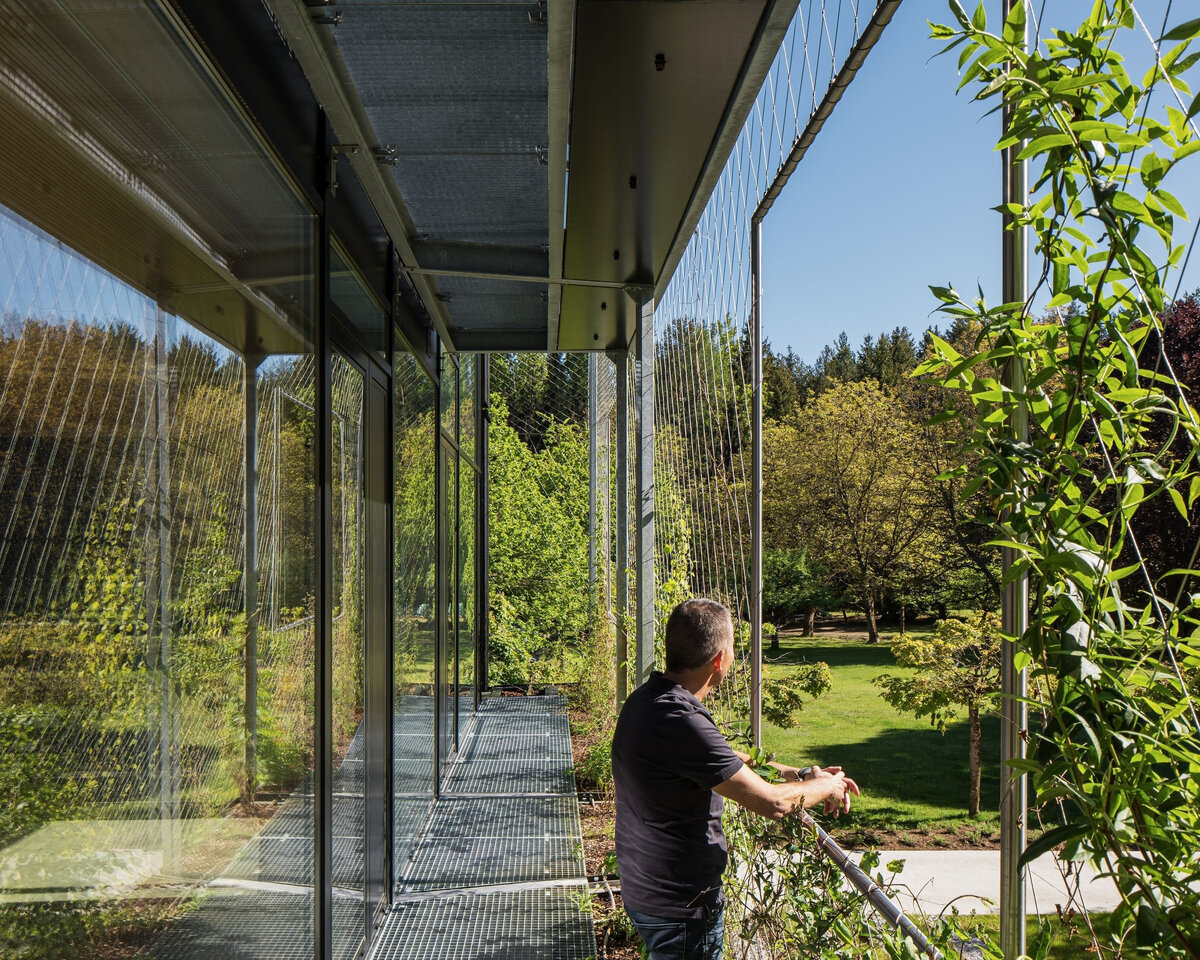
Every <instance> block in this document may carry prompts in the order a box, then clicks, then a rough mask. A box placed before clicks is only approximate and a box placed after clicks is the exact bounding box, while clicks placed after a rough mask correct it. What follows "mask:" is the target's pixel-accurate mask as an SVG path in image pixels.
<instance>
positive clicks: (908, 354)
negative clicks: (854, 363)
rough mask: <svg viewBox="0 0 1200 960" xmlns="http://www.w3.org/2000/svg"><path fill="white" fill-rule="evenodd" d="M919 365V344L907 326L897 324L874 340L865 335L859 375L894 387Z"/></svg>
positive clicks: (860, 353) (860, 356)
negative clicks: (897, 325)
mask: <svg viewBox="0 0 1200 960" xmlns="http://www.w3.org/2000/svg"><path fill="white" fill-rule="evenodd" d="M916 365H917V347H916V344H915V343H913V338H912V334H911V333H909V332H908V328H907V327H896V328H895V329H893V330H892V332H891V333H881V334H880V335H879V336H878V337H876V338H875V339H874V340H872V339H871V337H870V336H865V337H863V343H862V346H861V347H859V349H858V379H859V380H876V381H878V382H879V383H881V384H884V385H886V386H889V387H894V386H896V385H897V384H899V383H900V382H901V381H902V380H903V379H904V378H905V377H906V376H907V375H908V373H909V372H910V371H911V370H912V369H913V368H914V367H915V366H916Z"/></svg>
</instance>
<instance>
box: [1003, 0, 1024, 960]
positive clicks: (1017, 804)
mask: <svg viewBox="0 0 1200 960" xmlns="http://www.w3.org/2000/svg"><path fill="white" fill-rule="evenodd" d="M1023 2H1024V0H1004V16H1005V18H1006V19H1007V17H1008V14H1009V11H1010V10H1011V9H1012V8H1013V6H1014V5H1015V4H1017V3H1023ZM1025 43H1026V46H1028V38H1026V41H1025ZM1002 116H1003V121H1002V122H1003V126H1004V132H1005V133H1007V131H1008V127H1009V121H1010V116H1011V113H1010V108H1009V107H1008V106H1007V105H1006V106H1005V107H1004V110H1003V113H1002ZM1022 146H1023V144H1014V145H1013V146H1011V147H1009V148H1008V149H1006V150H1005V151H1003V156H1002V161H1001V162H1002V164H1003V182H1002V192H1001V193H1002V202H1003V203H1004V204H1009V203H1024V202H1025V194H1026V186H1025V184H1026V176H1025V175H1026V162H1025V161H1023V160H1022V161H1018V160H1017V154H1018V153H1020V151H1021V148H1022ZM1002 242H1003V254H1002V256H1003V272H1004V276H1003V292H1002V297H1003V300H1004V302H1005V303H1016V302H1018V301H1023V300H1025V298H1026V296H1027V292H1026V291H1027V285H1028V274H1029V263H1028V245H1027V242H1026V237H1025V231H1024V230H1023V229H1016V228H1014V227H1013V225H1012V217H1011V215H1009V214H1005V215H1004V234H1003V241H1002ZM1003 374H1004V381H1005V384H1006V385H1007V386H1008V387H1009V388H1010V389H1011V390H1013V391H1014V392H1017V393H1020V392H1022V391H1023V390H1024V389H1025V368H1024V364H1023V363H1022V362H1021V360H1019V359H1017V358H1014V359H1013V360H1012V361H1010V362H1009V363H1008V364H1007V365H1006V367H1005V369H1004V371H1003ZM1010 427H1011V429H1012V434H1013V437H1014V439H1016V440H1018V441H1027V440H1028V439H1029V416H1028V411H1027V410H1026V409H1025V406H1024V404H1021V405H1020V406H1019V407H1018V409H1017V411H1016V413H1015V414H1014V416H1013V418H1012V421H1011V423H1010ZM1019 482H1020V481H1019V480H1018V483H1019ZM1016 559H1017V556H1016V551H1015V550H1012V549H1010V548H1005V549H1004V551H1003V555H1002V558H1001V562H1002V565H1003V569H1004V572H1005V574H1006V575H1007V573H1008V570H1009V569H1010V568H1011V567H1012V565H1013V563H1014V562H1015V561H1016ZM1001 619H1002V629H1003V631H1004V633H1005V634H1007V635H1008V636H1011V637H1017V638H1020V637H1022V636H1023V635H1024V634H1025V631H1026V629H1027V628H1028V626H1029V582H1028V579H1027V578H1025V577H1019V578H1017V579H1016V580H1014V581H1012V582H1011V583H1009V584H1008V585H1007V586H1006V587H1005V588H1004V593H1003V596H1002V599H1001ZM1015 654H1016V644H1015V643H1009V642H1005V643H1004V644H1003V645H1002V648H1001V661H1000V691H1001V701H1000V771H1001V772H1000V777H1001V786H1000V948H1001V950H1002V951H1003V952H1004V956H1005V957H1006V958H1008V960H1016V958H1017V957H1019V956H1021V955H1023V954H1024V953H1025V875H1024V871H1023V870H1022V869H1021V867H1020V859H1021V854H1022V853H1023V852H1024V851H1025V840H1026V826H1025V812H1026V808H1027V806H1028V780H1027V777H1026V775H1025V774H1024V773H1021V772H1019V771H1015V770H1013V769H1012V768H1011V767H1009V765H1008V761H1010V760H1016V759H1022V758H1024V756H1025V739H1024V735H1025V734H1026V733H1027V729H1028V726H1029V718H1028V709H1027V707H1026V706H1025V702H1024V697H1025V694H1026V679H1027V678H1026V674H1025V671H1023V670H1017V669H1016V664H1015V663H1014V657H1015Z"/></svg>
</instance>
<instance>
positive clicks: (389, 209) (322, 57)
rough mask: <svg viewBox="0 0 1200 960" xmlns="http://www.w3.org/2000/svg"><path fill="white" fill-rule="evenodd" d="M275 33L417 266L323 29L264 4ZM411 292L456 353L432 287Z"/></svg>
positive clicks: (287, 1)
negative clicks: (287, 47) (288, 48)
mask: <svg viewBox="0 0 1200 960" xmlns="http://www.w3.org/2000/svg"><path fill="white" fill-rule="evenodd" d="M264 2H265V3H266V5H267V7H268V8H269V9H270V11H271V13H272V15H273V16H274V17H275V21H276V23H278V24H279V28H280V31H281V32H282V33H283V35H284V37H285V38H286V39H287V42H288V44H289V45H290V46H291V48H292V53H293V54H295V56H296V59H297V61H298V62H299V63H300V66H301V67H302V68H303V70H304V74H305V76H306V77H307V78H308V82H309V83H310V84H311V85H312V89H313V93H315V94H316V96H317V100H318V102H319V103H320V104H321V107H322V109H324V111H325V114H326V116H327V117H328V118H329V122H330V124H331V125H332V127H333V132H334V136H336V137H337V139H338V141H339V142H340V143H342V144H357V145H359V146H360V147H362V148H363V149H360V150H357V151H353V152H349V153H348V154H346V155H345V159H346V161H347V162H348V163H349V164H350V165H351V167H352V168H353V170H354V174H355V176H357V177H358V180H359V183H360V184H362V188H363V190H364V191H365V192H366V194H367V197H368V198H369V199H370V201H371V204H372V206H374V208H375V212H376V213H377V214H378V215H379V219H380V220H381V221H382V222H383V226H384V229H386V230H387V232H388V236H389V237H391V239H392V242H393V243H394V244H395V247H396V253H397V254H398V255H399V257H400V260H401V262H403V263H404V264H406V265H412V264H415V263H417V262H418V260H417V258H416V255H415V254H414V252H413V249H412V239H411V238H412V236H413V234H414V233H415V230H414V229H413V223H412V218H411V216H409V213H408V207H407V205H406V204H405V202H404V198H403V197H402V196H401V195H400V190H399V188H398V187H397V186H396V183H395V181H394V180H393V179H392V178H391V177H390V176H388V174H387V173H386V172H385V171H384V170H383V169H382V168H381V167H380V165H379V163H378V161H377V160H376V159H375V156H374V154H373V153H372V151H371V149H370V148H372V147H374V146H376V145H377V144H378V143H379V139H378V137H376V136H375V133H374V129H373V127H372V125H371V122H370V120H369V119H368V118H367V115H366V112H365V110H363V107H362V103H361V101H360V100H359V99H358V97H357V96H356V95H355V94H354V93H353V91H354V84H353V83H352V82H351V81H350V79H349V77H348V76H347V75H346V73H345V69H344V67H342V66H341V56H340V55H339V54H338V52H337V48H336V45H335V44H334V43H333V41H332V40H331V39H330V38H329V37H328V35H327V30H328V28H325V27H321V26H318V25H317V24H316V23H314V22H313V13H312V9H313V8H310V7H308V6H306V5H305V3H304V0H264ZM413 286H414V287H415V289H416V291H417V294H418V295H419V296H420V298H421V302H422V303H423V304H424V305H425V309H426V310H427V311H428V313H429V317H430V319H431V321H432V322H433V325H434V327H435V328H436V329H437V332H438V335H439V336H440V337H441V338H442V342H443V343H445V344H446V345H447V346H448V347H449V348H450V349H452V350H454V349H459V348H458V345H457V344H456V343H455V342H454V338H453V337H452V336H451V335H450V332H449V331H450V318H449V315H448V314H447V312H446V307H445V304H444V303H443V302H442V301H441V299H440V298H439V296H438V290H437V287H436V285H435V284H434V283H433V282H432V281H431V280H430V279H429V278H428V277H425V276H422V275H419V274H418V275H415V276H414V277H413Z"/></svg>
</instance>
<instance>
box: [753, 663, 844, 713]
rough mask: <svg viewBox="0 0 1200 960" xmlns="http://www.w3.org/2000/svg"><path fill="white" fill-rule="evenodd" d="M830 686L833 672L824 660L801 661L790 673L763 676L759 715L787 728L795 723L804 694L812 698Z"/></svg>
mask: <svg viewBox="0 0 1200 960" xmlns="http://www.w3.org/2000/svg"><path fill="white" fill-rule="evenodd" d="M831 689H833V674H832V673H831V672H830V670H829V664H827V663H803V664H801V665H800V666H798V667H796V668H795V669H794V670H792V671H791V672H790V673H787V674H783V675H781V676H773V677H764V678H763V684H762V715H763V718H764V719H765V720H767V721H768V722H770V723H773V724H775V726H777V727H782V728H783V729H785V730H788V729H790V728H792V727H795V726H797V725H798V724H799V722H800V718H799V716H798V714H799V712H800V710H801V709H803V707H804V703H805V697H807V698H808V699H809V700H816V699H817V698H818V697H823V696H825V694H827V693H828V692H829V691H830V690H831Z"/></svg>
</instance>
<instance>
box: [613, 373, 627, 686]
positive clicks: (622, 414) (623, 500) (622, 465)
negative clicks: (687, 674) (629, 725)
mask: <svg viewBox="0 0 1200 960" xmlns="http://www.w3.org/2000/svg"><path fill="white" fill-rule="evenodd" d="M613 363H614V365H615V366H616V369H617V425H616V429H617V451H616V453H617V466H616V475H617V490H616V494H617V496H616V503H615V504H614V508H615V510H616V511H617V522H616V538H617V545H616V558H615V562H616V565H617V571H616V580H617V585H616V597H615V602H614V603H613V612H614V614H615V617H614V619H615V620H616V631H617V705H618V706H620V705H621V704H622V703H624V702H625V697H626V696H627V695H628V693H629V636H628V627H629V355H628V353H626V352H625V351H621V352H620V353H619V354H617V355H616V356H614V357H613Z"/></svg>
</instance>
